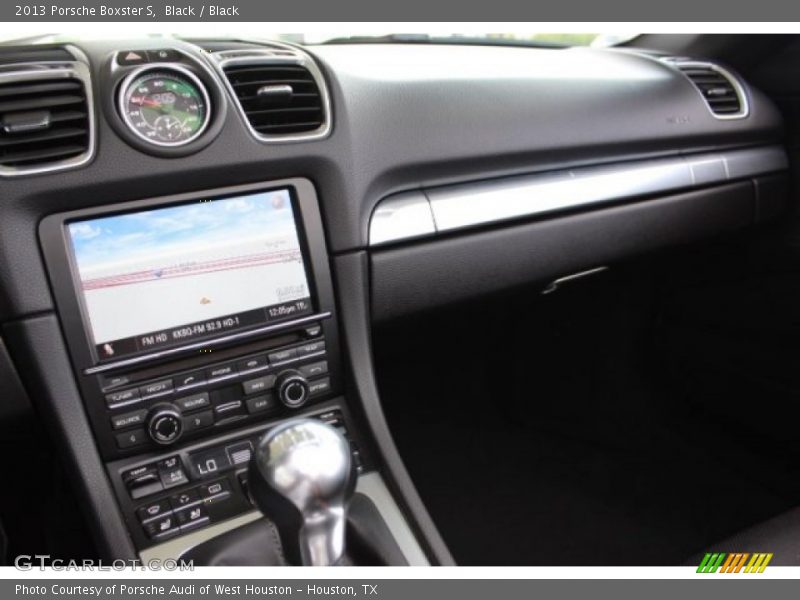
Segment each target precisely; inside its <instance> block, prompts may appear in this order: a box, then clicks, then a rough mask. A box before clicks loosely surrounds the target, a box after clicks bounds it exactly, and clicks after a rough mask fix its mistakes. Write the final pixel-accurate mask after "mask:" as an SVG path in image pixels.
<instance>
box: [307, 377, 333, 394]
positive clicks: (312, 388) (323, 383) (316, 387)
mask: <svg viewBox="0 0 800 600" xmlns="http://www.w3.org/2000/svg"><path fill="white" fill-rule="evenodd" d="M330 389H331V380H330V378H329V377H323V378H322V379H317V380H316V381H312V382H311V383H309V384H308V393H309V395H310V396H314V397H316V396H321V395H322V394H325V393H327V392H329V391H330Z"/></svg>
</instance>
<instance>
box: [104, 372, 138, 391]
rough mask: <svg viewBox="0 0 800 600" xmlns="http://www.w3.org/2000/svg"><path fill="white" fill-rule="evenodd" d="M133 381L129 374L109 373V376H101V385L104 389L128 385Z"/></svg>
mask: <svg viewBox="0 0 800 600" xmlns="http://www.w3.org/2000/svg"><path fill="white" fill-rule="evenodd" d="M130 381H131V378H130V377H128V376H127V375H109V376H107V377H106V376H101V377H100V387H101V388H103V390H104V391H105V390H109V389H111V388H115V387H120V386H123V385H128V384H129V383H130Z"/></svg>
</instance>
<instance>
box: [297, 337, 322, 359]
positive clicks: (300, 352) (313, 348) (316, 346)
mask: <svg viewBox="0 0 800 600" xmlns="http://www.w3.org/2000/svg"><path fill="white" fill-rule="evenodd" d="M318 352H325V340H320V341H318V342H308V343H307V344H303V345H302V346H298V347H297V356H308V355H309V354H317V353H318Z"/></svg>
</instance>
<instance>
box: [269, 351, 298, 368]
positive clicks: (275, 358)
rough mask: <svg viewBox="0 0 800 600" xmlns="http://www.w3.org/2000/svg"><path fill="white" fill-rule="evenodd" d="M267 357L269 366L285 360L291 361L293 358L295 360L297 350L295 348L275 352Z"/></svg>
mask: <svg viewBox="0 0 800 600" xmlns="http://www.w3.org/2000/svg"><path fill="white" fill-rule="evenodd" d="M268 357H269V362H270V363H271V364H275V363H279V362H285V361H287V360H292V359H293V358H297V350H296V349H295V348H286V349H285V350H276V351H275V352H270V354H269V355H268Z"/></svg>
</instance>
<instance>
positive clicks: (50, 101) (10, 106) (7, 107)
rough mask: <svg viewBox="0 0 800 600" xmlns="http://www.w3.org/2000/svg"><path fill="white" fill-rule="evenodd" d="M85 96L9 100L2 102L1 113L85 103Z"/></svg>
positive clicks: (0, 103)
mask: <svg viewBox="0 0 800 600" xmlns="http://www.w3.org/2000/svg"><path fill="white" fill-rule="evenodd" d="M85 101H86V99H85V98H84V97H83V96H73V95H63V96H44V97H36V98H32V99H30V100H7V101H0V113H10V112H17V111H23V110H36V109H37V108H51V107H54V106H67V105H70V104H79V103H81V102H85Z"/></svg>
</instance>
